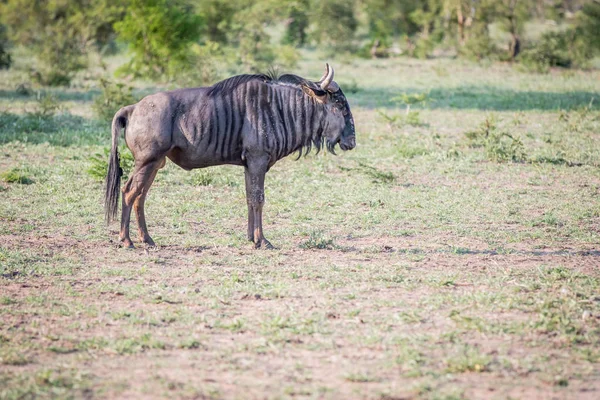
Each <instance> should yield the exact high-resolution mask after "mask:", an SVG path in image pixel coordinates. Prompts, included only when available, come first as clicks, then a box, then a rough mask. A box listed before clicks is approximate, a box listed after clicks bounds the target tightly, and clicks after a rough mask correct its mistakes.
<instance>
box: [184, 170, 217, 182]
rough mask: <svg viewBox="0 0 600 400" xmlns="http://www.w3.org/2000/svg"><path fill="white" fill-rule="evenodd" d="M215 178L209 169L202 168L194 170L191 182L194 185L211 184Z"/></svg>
mask: <svg viewBox="0 0 600 400" xmlns="http://www.w3.org/2000/svg"><path fill="white" fill-rule="evenodd" d="M214 180H215V178H214V176H213V174H212V172H211V171H210V170H209V169H205V168H203V169H200V170H198V171H194V173H193V174H192V176H191V178H190V183H191V184H192V185H194V186H209V185H211V184H212V183H213V182H214Z"/></svg>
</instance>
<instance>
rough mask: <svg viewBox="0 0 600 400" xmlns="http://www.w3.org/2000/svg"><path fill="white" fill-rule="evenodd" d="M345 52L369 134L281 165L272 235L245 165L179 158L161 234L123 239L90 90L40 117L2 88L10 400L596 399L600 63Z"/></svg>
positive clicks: (2, 275)
mask: <svg viewBox="0 0 600 400" xmlns="http://www.w3.org/2000/svg"><path fill="white" fill-rule="evenodd" d="M333 65H334V66H337V67H336V74H338V75H339V81H340V82H342V83H343V82H352V83H353V84H352V88H351V89H352V90H345V92H346V93H347V95H348V98H349V101H350V104H351V106H352V110H353V113H354V117H355V120H356V124H357V142H358V147H357V148H356V149H355V150H354V151H352V152H349V153H343V154H340V155H339V156H337V157H334V156H332V155H330V154H319V155H318V156H315V155H310V156H308V157H306V158H302V159H300V160H299V161H293V160H292V159H285V160H282V161H280V162H278V163H277V164H276V165H275V166H274V167H273V168H272V169H271V171H270V172H269V174H268V175H267V180H266V201H267V203H266V205H265V212H264V220H265V221H264V226H265V234H266V236H267V238H268V239H269V240H270V241H271V242H272V243H273V244H274V245H275V246H276V248H277V249H276V250H273V251H255V250H253V249H252V245H251V244H250V243H248V241H247V239H246V227H245V223H246V201H245V189H244V187H245V186H244V177H243V170H242V169H241V168H239V167H230V166H226V167H215V168H208V169H205V170H196V171H192V172H185V171H183V170H181V169H179V168H177V167H175V166H174V165H173V164H172V163H168V164H167V166H166V167H165V168H164V169H162V170H161V171H160V173H159V174H158V176H157V178H156V182H155V184H154V185H153V187H152V190H151V191H150V193H149V197H148V201H147V203H146V211H147V219H148V225H149V229H150V233H151V234H152V235H153V238H154V240H155V241H156V242H157V244H158V245H159V247H158V248H157V249H150V250H148V251H145V250H144V249H143V248H138V249H136V250H127V249H121V248H118V247H117V246H116V239H117V235H118V226H117V224H113V225H110V226H106V225H105V224H104V222H103V210H102V197H103V183H102V181H103V171H104V169H103V168H104V162H105V160H104V159H105V158H106V153H105V151H106V148H108V146H109V144H110V132H109V127H108V125H107V124H106V123H105V122H100V121H96V120H94V119H93V118H92V115H93V112H92V111H91V110H92V104H93V98H94V96H95V95H96V94H97V93H98V89H90V90H87V89H76V88H75V89H67V90H63V91H53V92H52V93H53V95H54V100H52V101H50V100H45V101H46V103H47V104H46V105H44V107H46V109H47V110H50V111H47V112H46V114H47V115H41V114H40V112H41V111H42V110H41V109H40V108H39V107H42V106H41V105H38V100H37V96H36V95H35V94H33V93H32V94H17V93H16V92H15V87H16V86H15V87H13V86H10V85H9V83H0V110H3V111H2V112H0V171H1V172H2V173H3V175H2V179H1V181H2V183H0V319H1V320H2V324H0V398H7V399H11V398H33V397H36V398H81V397H86V398H115V397H140V398H146V397H156V398H166V397H169V398H171V397H173V398H247V397H250V398H255V397H260V398H289V397H318V398H373V399H384V398H425V399H444V398H445V399H450V398H456V399H460V398H486V397H499V398H509V397H512V398H534V397H540V398H541V397H548V398H550V397H556V398H573V399H575V398H579V397H582V396H585V395H587V394H590V393H591V394H592V398H593V397H594V396H593V394H595V393H597V392H598V391H600V386H599V385H598V381H597V370H598V368H599V366H600V351H599V350H598V349H599V348H600V340H599V338H600V319H599V318H598V316H600V297H599V296H600V295H599V293H600V273H599V272H598V269H597V268H596V265H597V264H598V257H600V255H599V253H598V250H597V247H598V242H599V231H598V224H599V223H600V209H599V205H598V200H597V196H598V190H599V188H600V174H599V171H598V166H599V165H600V150H599V149H600V143H598V140H599V139H598V135H597V134H596V132H598V131H599V129H600V112H599V108H598V100H597V99H598V97H599V95H600V84H598V83H597V82H600V79H598V78H599V75H598V71H594V70H592V71H586V72H575V73H570V74H564V73H563V72H561V71H560V70H555V71H552V72H551V73H550V74H548V75H537V74H523V73H521V72H518V71H514V70H513V69H511V68H510V67H509V66H507V65H503V64H498V65H496V64H494V65H490V66H488V67H484V66H480V65H477V64H470V63H464V62H462V61H450V60H424V61H415V60H408V59H396V60H393V59H389V60H360V61H348V62H342V61H337V62H333ZM321 70H322V63H321V62H320V60H315V55H314V54H313V53H307V54H306V61H304V62H303V63H301V65H300V66H299V68H298V70H297V71H295V72H296V73H298V74H300V75H302V76H305V77H315V78H316V77H319V76H320V74H321V72H322V71H321ZM449 71H451V72H449ZM15 74H16V72H15V71H0V82H15V83H16V79H17V78H18V77H17V75H15ZM382 77H386V78H385V79H383V78H382ZM2 78H6V79H2ZM2 85H4V86H2ZM134 85H135V88H134V92H136V93H148V92H152V91H153V90H155V88H151V87H148V86H146V85H145V84H144V83H142V82H135V83H134ZM342 88H344V89H345V86H342ZM422 93H427V101H426V102H418V101H414V102H413V100H412V98H413V97H414V98H415V99H416V97H415V96H418V95H419V94H422ZM399 94H405V97H406V101H403V102H401V104H398V102H397V101H393V100H392V99H393V98H394V97H395V96H398V95H399ZM411 96H412V97H411ZM592 98H594V99H596V100H593V101H592ZM407 102H409V103H411V104H412V105H411V109H410V114H409V115H416V116H417V120H414V121H412V122H414V123H409V122H411V121H407V120H406V119H405V116H406V106H405V103H407ZM55 105H56V106H59V107H58V108H56V109H54V111H52V107H54V106H55ZM36 107H38V108H36ZM35 110H38V111H40V112H38V113H37V114H36V113H35ZM42 114H43V113H42ZM400 116H402V118H400ZM386 117H387V118H386ZM394 118H396V119H395V120H394ZM413 118H414V117H413ZM517 140H518V142H517ZM121 154H122V160H123V166H124V169H125V171H124V172H125V173H127V172H129V171H128V170H129V169H130V168H131V160H130V158H127V155H126V154H127V152H125V151H122V152H121ZM5 173H6V174H7V175H6V176H8V178H7V177H6V176H5V175H4V174H5ZM12 176H15V178H12ZM23 179H28V180H30V181H31V182H32V184H20V183H24V182H21V181H22V180H23ZM133 219H135V218H133ZM133 223H134V224H135V222H133ZM132 228H133V229H132V231H134V232H135V225H132ZM232 382H234V384H232Z"/></svg>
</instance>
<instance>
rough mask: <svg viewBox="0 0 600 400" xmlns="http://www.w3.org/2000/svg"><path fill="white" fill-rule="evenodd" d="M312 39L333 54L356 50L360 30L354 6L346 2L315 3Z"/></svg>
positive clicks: (334, 0) (344, 0) (313, 5)
mask: <svg viewBox="0 0 600 400" xmlns="http://www.w3.org/2000/svg"><path fill="white" fill-rule="evenodd" d="M311 10H312V18H311V25H312V26H311V38H312V39H313V40H315V41H316V42H317V43H319V44H321V45H323V46H325V47H326V48H327V49H329V50H330V51H332V52H340V51H350V50H353V49H354V43H353V39H354V33H355V32H356V29H357V28H358V20H357V19H356V16H355V8H354V4H353V2H351V1H346V0H331V1H314V2H313V4H312V5H311Z"/></svg>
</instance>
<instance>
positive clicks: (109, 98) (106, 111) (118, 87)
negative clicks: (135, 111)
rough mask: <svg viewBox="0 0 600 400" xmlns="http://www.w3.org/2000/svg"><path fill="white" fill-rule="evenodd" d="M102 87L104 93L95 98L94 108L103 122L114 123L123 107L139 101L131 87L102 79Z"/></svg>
mask: <svg viewBox="0 0 600 400" xmlns="http://www.w3.org/2000/svg"><path fill="white" fill-rule="evenodd" d="M100 86H101V88H102V92H101V93H100V94H99V95H98V96H96V97H95V98H94V104H93V106H92V108H93V110H94V112H95V113H96V115H97V116H98V118H100V119H101V120H104V121H112V119H113V117H114V115H115V114H116V112H117V111H119V109H120V108H121V107H124V106H126V105H129V104H133V103H135V102H136V101H137V100H136V98H135V97H134V96H133V94H132V90H133V88H132V87H131V86H127V85H125V84H123V83H116V82H113V81H110V80H108V79H104V78H101V79H100Z"/></svg>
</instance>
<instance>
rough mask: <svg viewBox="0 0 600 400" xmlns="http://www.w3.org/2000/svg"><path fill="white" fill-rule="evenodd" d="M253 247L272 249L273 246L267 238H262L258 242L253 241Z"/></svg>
mask: <svg viewBox="0 0 600 400" xmlns="http://www.w3.org/2000/svg"><path fill="white" fill-rule="evenodd" d="M254 248H255V249H261V248H262V249H267V250H273V249H274V248H275V247H273V245H272V244H271V243H270V242H269V241H268V240H267V239H263V240H261V241H260V242H257V243H254Z"/></svg>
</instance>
